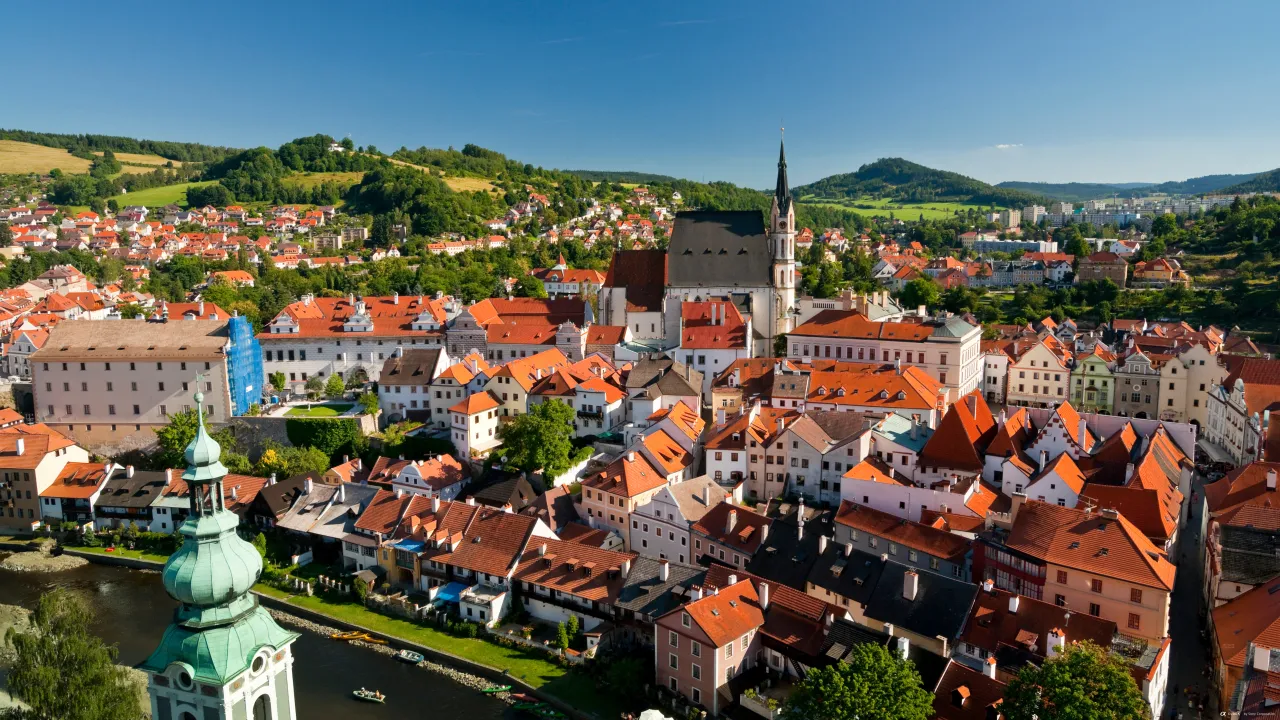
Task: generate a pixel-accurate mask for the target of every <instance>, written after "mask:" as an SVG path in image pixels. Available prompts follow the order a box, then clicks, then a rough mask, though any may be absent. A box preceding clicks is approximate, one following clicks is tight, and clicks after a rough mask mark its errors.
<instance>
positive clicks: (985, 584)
mask: <svg viewBox="0 0 1280 720" xmlns="http://www.w3.org/2000/svg"><path fill="white" fill-rule="evenodd" d="M995 589H996V581H995V580H992V579H991V578H987V579H986V580H983V581H982V590H983V592H995Z"/></svg>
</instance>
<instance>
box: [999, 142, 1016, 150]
mask: <svg viewBox="0 0 1280 720" xmlns="http://www.w3.org/2000/svg"><path fill="white" fill-rule="evenodd" d="M1020 147H1022V143H1002V144H1000V145H997V146H996V149H997V150H1013V149H1015V148H1020Z"/></svg>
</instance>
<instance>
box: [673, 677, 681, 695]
mask: <svg viewBox="0 0 1280 720" xmlns="http://www.w3.org/2000/svg"><path fill="white" fill-rule="evenodd" d="M671 692H680V684H679V683H678V682H676V679H675V678H671Z"/></svg>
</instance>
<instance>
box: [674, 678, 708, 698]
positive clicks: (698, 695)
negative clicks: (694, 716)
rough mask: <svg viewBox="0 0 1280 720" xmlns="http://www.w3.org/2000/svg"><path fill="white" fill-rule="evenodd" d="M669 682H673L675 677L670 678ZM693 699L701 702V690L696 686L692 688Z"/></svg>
mask: <svg viewBox="0 0 1280 720" xmlns="http://www.w3.org/2000/svg"><path fill="white" fill-rule="evenodd" d="M671 682H672V684H675V678H672V679H671ZM693 701H694V702H696V703H699V704H701V703H702V691H701V690H699V689H698V688H693Z"/></svg>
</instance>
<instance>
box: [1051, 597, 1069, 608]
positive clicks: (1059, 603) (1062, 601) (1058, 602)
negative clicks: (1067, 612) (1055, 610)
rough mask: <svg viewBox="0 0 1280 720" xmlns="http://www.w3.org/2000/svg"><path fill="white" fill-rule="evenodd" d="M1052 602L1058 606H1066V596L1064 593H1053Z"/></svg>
mask: <svg viewBox="0 0 1280 720" xmlns="http://www.w3.org/2000/svg"><path fill="white" fill-rule="evenodd" d="M1053 604H1054V605H1057V606H1058V607H1066V606H1067V596H1066V595H1054V596H1053Z"/></svg>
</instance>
